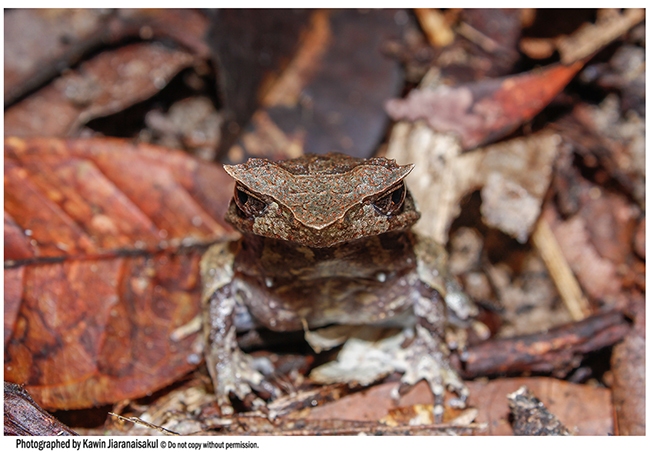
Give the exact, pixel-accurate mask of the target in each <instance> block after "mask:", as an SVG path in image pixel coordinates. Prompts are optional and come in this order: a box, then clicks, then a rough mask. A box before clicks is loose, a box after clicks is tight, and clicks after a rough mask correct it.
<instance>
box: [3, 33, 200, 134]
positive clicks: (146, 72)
mask: <svg viewBox="0 0 650 452" xmlns="http://www.w3.org/2000/svg"><path fill="white" fill-rule="evenodd" d="M193 61H194V57H193V56H192V55H190V54H189V53H187V52H184V51H180V50H172V49H168V48H165V47H163V46H161V45H156V44H148V43H143V44H132V45H129V46H125V47H120V48H118V49H115V50H107V51H105V52H102V53H100V54H99V55H98V56H96V57H95V58H93V59H91V60H89V61H87V62H85V63H83V64H82V65H81V66H80V67H79V69H77V70H75V71H72V72H69V73H67V74H65V75H63V76H62V77H60V78H58V79H56V80H55V81H54V82H52V83H50V84H49V85H47V86H45V87H44V88H42V89H41V90H39V91H38V92H36V93H34V94H33V95H31V96H29V97H28V98H26V99H24V100H22V101H21V102H18V103H17V104H15V105H13V106H12V107H10V108H9V109H8V110H7V111H6V112H5V136H21V137H32V136H66V135H74V134H75V133H77V132H78V130H79V128H80V127H81V126H82V125H83V124H85V123H86V122H88V121H90V120H91V119H94V118H97V117H99V116H105V115H109V114H112V113H117V112H119V111H122V110H123V109H124V108H126V107H128V106H130V105H133V104H135V103H137V102H140V101H142V100H144V99H147V98H149V97H151V96H152V95H154V94H155V93H157V92H158V91H159V90H161V89H162V88H163V87H164V86H165V85H166V84H167V82H169V80H170V79H171V78H172V77H173V76H174V75H176V74H177V73H178V72H179V71H180V70H181V69H183V68H186V67H188V66H190V65H191V64H192V62H193Z"/></svg>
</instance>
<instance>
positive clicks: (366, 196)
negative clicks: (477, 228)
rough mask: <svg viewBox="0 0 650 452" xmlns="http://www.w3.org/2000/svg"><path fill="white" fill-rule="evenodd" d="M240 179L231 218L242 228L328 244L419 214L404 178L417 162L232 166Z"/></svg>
mask: <svg viewBox="0 0 650 452" xmlns="http://www.w3.org/2000/svg"><path fill="white" fill-rule="evenodd" d="M224 168H225V170H226V171H227V172H228V174H230V175H231V176H232V177H233V178H234V179H235V181H236V183H235V194H234V197H233V199H232V201H231V202H230V207H229V209H228V213H227V215H226V219H227V220H228V222H230V223H231V224H232V225H233V226H235V227H236V228H237V229H238V230H239V231H240V232H242V233H245V234H255V235H259V236H264V237H270V238H274V239H282V240H287V241H291V242H295V243H297V244H300V245H304V246H309V247H314V248H323V247H328V246H333V245H337V244H340V243H343V242H349V241H352V240H357V239H360V238H363V237H370V236H374V235H379V234H383V233H386V232H390V231H395V230H400V229H406V228H408V227H410V226H411V225H412V224H413V223H415V222H416V221H417V220H418V218H420V214H419V213H418V212H417V210H416V209H415V205H414V203H413V198H412V197H411V194H410V193H409V191H408V189H407V188H406V185H405V184H404V178H405V177H406V175H407V174H408V173H410V172H411V170H412V169H413V165H398V164H397V163H395V161H394V160H389V159H385V158H380V157H376V158H371V159H359V158H354V157H349V156H346V155H343V154H327V155H305V156H303V157H299V158H296V159H292V160H285V161H282V162H272V161H270V160H266V159H250V160H249V161H248V162H246V163H242V164H240V165H225V166H224Z"/></svg>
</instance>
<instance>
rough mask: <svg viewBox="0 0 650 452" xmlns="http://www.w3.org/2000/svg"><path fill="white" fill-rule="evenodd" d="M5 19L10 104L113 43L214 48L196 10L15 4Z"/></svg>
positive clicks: (198, 52)
mask: <svg viewBox="0 0 650 452" xmlns="http://www.w3.org/2000/svg"><path fill="white" fill-rule="evenodd" d="M4 18H5V47H4V50H5V60H4V62H5V66H4V74H5V87H4V88H5V91H4V92H5V106H7V105H9V104H11V103H13V102H15V101H16V100H18V99H19V98H20V97H21V96H23V95H25V94H26V93H28V92H29V91H31V90H34V89H36V88H38V87H39V86H41V85H43V84H44V83H47V82H48V81H49V80H51V79H52V78H54V77H55V76H57V75H59V74H60V73H61V72H62V71H64V70H65V69H67V68H70V67H73V66H74V65H76V64H77V63H78V62H79V60H80V58H82V57H83V56H85V55H87V54H89V53H90V52H91V51H93V50H96V49H98V48H101V47H102V46H106V45H109V44H116V43H122V42H124V41H125V40H126V41H128V40H131V39H134V38H135V39H144V40H149V39H165V40H172V41H174V42H176V43H179V44H180V45H181V46H183V47H185V48H186V49H188V50H189V51H190V52H191V53H192V54H193V55H195V56H197V57H199V58H206V57H207V55H208V53H209V52H208V48H207V45H206V44H205V42H203V37H204V35H205V33H206V29H207V20H206V18H205V16H204V14H202V13H201V12H200V11H197V10H192V9H122V10H111V9H12V10H8V11H5V15H4Z"/></svg>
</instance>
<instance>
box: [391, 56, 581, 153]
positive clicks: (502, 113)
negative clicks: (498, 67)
mask: <svg viewBox="0 0 650 452" xmlns="http://www.w3.org/2000/svg"><path fill="white" fill-rule="evenodd" d="M582 65H583V63H581V62H578V63H574V64H573V65H571V66H561V65H556V66H551V67H547V68H545V69H543V70H537V71H532V72H529V73H525V74H519V75H515V76H511V77H506V78H502V79H494V80H482V81H478V82H475V83H471V84H466V85H461V86H456V87H448V86H439V87H436V88H435V89H427V88H420V89H417V90H413V91H411V92H410V93H409V95H408V97H407V98H406V99H403V100H402V99H393V100H391V101H389V102H387V103H386V111H388V114H389V115H390V116H391V118H393V119H394V120H396V121H403V120H407V121H417V120H419V119H423V120H425V121H426V122H427V123H428V125H429V126H430V127H431V128H432V129H433V130H435V131H436V132H441V133H453V134H456V135H457V136H458V138H459V140H460V144H461V146H462V147H463V149H472V148H475V147H477V146H479V145H481V144H485V143H487V142H489V141H493V140H495V139H497V138H500V137H503V136H505V135H507V134H508V133H510V132H512V131H513V130H514V129H516V128H517V127H518V126H520V125H521V124H522V123H523V122H525V121H528V120H530V119H531V118H533V117H534V116H535V115H536V114H537V113H539V112H540V111H541V110H542V108H544V107H545V106H546V105H548V103H549V102H550V101H551V100H553V98H554V97H555V96H556V95H557V94H558V93H559V92H560V91H561V90H562V89H564V87H565V86H566V84H567V83H569V81H571V79H572V78H573V77H574V76H575V75H576V74H577V72H578V71H579V70H580V69H581V68H582Z"/></svg>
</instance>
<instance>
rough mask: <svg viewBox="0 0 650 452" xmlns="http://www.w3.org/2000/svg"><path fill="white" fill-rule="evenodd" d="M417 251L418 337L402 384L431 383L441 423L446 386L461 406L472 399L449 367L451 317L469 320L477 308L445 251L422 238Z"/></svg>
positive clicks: (409, 353)
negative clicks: (451, 273)
mask: <svg viewBox="0 0 650 452" xmlns="http://www.w3.org/2000/svg"><path fill="white" fill-rule="evenodd" d="M414 250H415V254H416V258H417V277H418V281H417V282H416V283H415V284H414V285H413V287H412V288H413V290H415V294H414V301H413V310H414V313H415V316H416V319H417V322H416V325H415V336H414V338H413V340H412V342H411V344H410V345H409V346H408V347H407V349H406V369H405V371H404V375H403V377H402V380H401V381H402V384H404V385H413V384H415V383H417V382H418V381H420V380H426V381H427V382H428V383H429V386H430V388H431V391H432V393H433V396H434V414H435V417H436V421H437V422H439V421H440V420H441V417H442V413H443V411H444V407H443V402H444V392H445V387H446V388H449V389H450V390H451V391H453V392H454V393H455V394H457V395H458V398H457V399H455V400H453V402H454V404H455V405H456V406H458V407H464V405H465V401H466V400H467V397H468V396H469V390H468V389H467V387H466V386H465V383H464V382H463V380H462V379H461V378H460V377H459V375H458V374H457V373H456V371H455V370H454V369H453V368H451V366H450V364H449V354H450V352H449V347H448V344H447V342H446V337H447V333H449V328H450V326H451V325H450V324H449V316H450V314H452V313H453V314H454V316H455V317H456V318H458V319H462V320H467V319H469V318H471V317H473V316H474V315H476V307H475V306H474V304H473V303H472V302H471V300H469V298H468V297H467V296H466V295H464V294H463V293H462V291H461V290H460V287H459V286H458V284H457V283H456V282H455V281H454V280H453V279H452V278H451V276H449V275H448V274H447V273H446V270H445V269H446V252H445V251H444V248H442V247H441V246H440V245H438V244H437V243H436V242H434V241H433V240H431V239H428V238H426V237H422V236H418V237H417V238H416V245H415V248H414ZM443 297H444V298H443ZM455 345H457V344H455ZM401 389H402V388H399V390H401Z"/></svg>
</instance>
